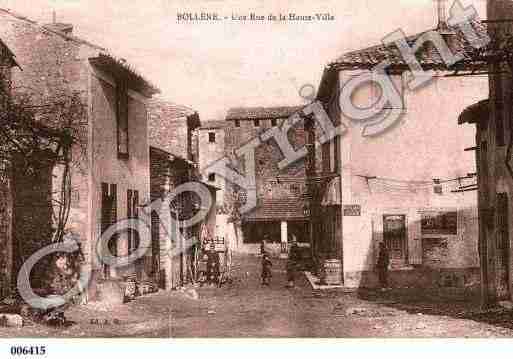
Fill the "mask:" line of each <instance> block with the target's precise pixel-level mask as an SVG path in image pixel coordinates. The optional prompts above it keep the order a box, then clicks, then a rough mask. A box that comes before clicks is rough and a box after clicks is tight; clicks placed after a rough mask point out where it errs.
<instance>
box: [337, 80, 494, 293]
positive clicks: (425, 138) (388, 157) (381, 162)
mask: <svg viewBox="0 0 513 359" xmlns="http://www.w3.org/2000/svg"><path fill="white" fill-rule="evenodd" d="M350 74H351V75H354V73H344V72H341V73H340V81H341V83H343V82H344V81H346V80H347V78H348V77H347V76H349V75H350ZM455 94H457V95H455ZM487 96H488V86H487V79H486V77H475V76H474V77H461V78H440V77H438V78H436V80H435V81H434V82H432V83H430V84H428V85H427V86H425V87H424V88H422V89H420V90H417V91H414V92H408V91H407V92H406V93H405V104H406V110H405V113H404V115H403V117H402V119H401V120H400V122H398V123H397V124H396V125H395V126H394V127H393V128H391V129H389V130H388V131H386V132H385V133H383V134H380V135H379V136H376V137H363V136H361V129H362V126H361V124H358V123H355V122H353V121H351V120H349V119H348V118H346V117H345V116H344V115H341V116H340V118H341V120H342V121H343V122H344V123H345V124H346V125H348V127H349V128H348V132H347V133H346V134H345V135H343V136H342V138H341V146H340V147H341V148H340V157H339V158H340V159H341V162H340V168H341V178H342V181H341V183H342V185H341V186H342V188H341V191H342V202H343V204H346V205H347V204H358V205H360V206H361V211H362V213H361V216H359V217H348V216H346V217H343V239H342V241H343V242H342V243H343V253H344V254H343V266H344V272H345V284H346V285H348V286H366V285H368V284H369V283H370V284H371V285H375V284H376V282H375V280H374V279H375V278H374V279H372V278H371V277H372V275H371V276H370V277H369V275H363V276H362V274H361V273H366V272H372V271H373V270H374V267H375V263H376V259H377V254H378V250H377V248H378V247H377V246H378V243H379V242H380V241H381V240H382V238H383V223H382V222H383V214H404V215H406V220H407V245H408V260H409V264H411V265H414V266H415V267H416V268H419V266H420V267H421V268H426V269H430V270H435V271H440V270H455V271H458V270H462V269H468V270H473V269H472V268H476V267H477V266H478V265H479V262H478V253H477V241H478V223H477V195H476V192H462V193H451V192H450V191H451V190H453V189H456V188H457V184H456V183H451V184H450V185H448V186H447V185H445V186H444V189H443V194H441V195H438V194H434V192H433V185H432V182H431V183H430V181H432V178H441V179H450V178H455V177H458V176H466V175H467V174H468V173H472V172H475V171H476V170H475V160H474V153H473V152H464V151H463V150H464V148H466V147H471V146H473V145H474V142H475V140H474V136H475V132H474V130H473V129H472V128H461V126H458V116H459V114H460V113H461V112H462V111H463V110H464V109H465V108H466V107H467V106H469V105H470V104H472V103H475V102H477V101H479V100H481V99H484V98H487ZM361 100H362V101H364V100H365V101H368V99H365V98H362V99H361ZM355 101H358V98H357V99H356V100H355ZM356 104H358V102H357V103H356ZM331 113H332V115H335V116H336V115H337V112H336V111H331ZM363 176H369V177H373V176H377V177H378V178H389V179H394V180H397V181H396V182H394V181H391V182H390V181H388V182H387V181H380V180H373V179H369V180H368V181H367V180H366V179H365V178H364V177H363ZM474 182H475V179H474ZM470 183H472V182H469V183H466V182H465V183H463V184H470ZM428 209H446V210H449V209H452V210H456V211H457V212H458V235H456V236H441V237H442V238H443V239H442V241H441V246H442V247H445V246H446V247H447V248H446V249H444V250H438V249H436V250H433V249H432V250H429V249H428V248H429V244H427V243H428V242H426V241H428V240H427V238H428V237H437V238H438V237H440V236H425V235H422V234H421V231H420V219H421V212H422V211H423V210H428ZM423 243H426V246H427V247H428V248H425V247H426V246H423ZM438 248H440V246H438ZM434 254H436V255H437V256H438V255H440V257H439V258H438V260H434V259H433V255H434ZM408 269H409V270H407V271H405V274H404V275H401V276H399V274H398V276H399V277H398V278H403V277H404V276H405V275H406V276H409V277H412V275H413V274H412V273H413V272H412V271H411V268H408ZM358 273H360V274H358ZM408 273H410V274H411V275H408ZM366 282H369V283H366Z"/></svg>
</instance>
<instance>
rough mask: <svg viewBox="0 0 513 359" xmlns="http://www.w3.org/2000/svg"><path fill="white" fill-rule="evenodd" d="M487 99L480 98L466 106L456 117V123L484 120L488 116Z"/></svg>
mask: <svg viewBox="0 0 513 359" xmlns="http://www.w3.org/2000/svg"><path fill="white" fill-rule="evenodd" d="M488 103H489V101H488V100H482V101H479V102H477V103H474V104H472V105H470V106H468V107H467V108H466V109H464V110H463V112H462V113H461V114H460V116H459V117H458V125H461V124H463V123H478V122H481V123H483V122H485V123H486V121H487V120H488V116H489V104H488Z"/></svg>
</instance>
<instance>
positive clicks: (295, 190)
mask: <svg viewBox="0 0 513 359" xmlns="http://www.w3.org/2000/svg"><path fill="white" fill-rule="evenodd" d="M290 193H291V194H293V195H294V196H299V195H300V194H301V188H300V186H299V185H298V184H297V183H293V184H291V185H290Z"/></svg>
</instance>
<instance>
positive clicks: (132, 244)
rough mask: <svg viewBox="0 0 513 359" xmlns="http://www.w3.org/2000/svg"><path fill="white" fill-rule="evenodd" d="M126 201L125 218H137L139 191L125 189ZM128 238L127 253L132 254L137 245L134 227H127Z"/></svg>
mask: <svg viewBox="0 0 513 359" xmlns="http://www.w3.org/2000/svg"><path fill="white" fill-rule="evenodd" d="M126 199H127V201H126V203H127V218H129V219H132V218H139V213H138V207H139V191H136V190H131V189H129V190H127V192H126ZM127 240H128V255H130V254H132V253H133V252H134V251H135V250H137V248H138V247H139V232H138V231H137V230H135V229H132V228H131V229H129V230H128V233H127Z"/></svg>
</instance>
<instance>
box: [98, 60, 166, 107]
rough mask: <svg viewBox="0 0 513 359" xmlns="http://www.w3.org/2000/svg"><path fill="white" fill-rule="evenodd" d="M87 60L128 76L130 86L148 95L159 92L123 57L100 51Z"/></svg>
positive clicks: (125, 76) (117, 73)
mask: <svg viewBox="0 0 513 359" xmlns="http://www.w3.org/2000/svg"><path fill="white" fill-rule="evenodd" d="M89 61H90V62H91V63H92V64H93V65H96V66H99V67H104V68H106V69H107V70H108V71H109V72H110V73H114V74H116V75H119V76H122V77H124V78H128V79H129V81H130V83H131V84H132V86H135V87H134V89H135V90H136V91H140V92H141V93H144V94H146V95H148V97H151V96H152V95H155V94H158V93H160V90H159V89H158V88H157V87H156V86H155V85H153V84H152V83H150V82H149V81H148V80H146V79H145V78H144V77H143V76H142V75H141V74H140V73H139V72H137V70H136V69H135V68H134V67H133V66H131V65H130V64H129V63H128V62H126V61H125V60H124V59H121V58H117V57H116V56H114V55H112V54H109V53H103V52H102V53H100V54H99V55H98V56H97V57H93V58H91V59H89Z"/></svg>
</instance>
